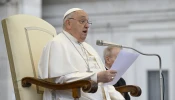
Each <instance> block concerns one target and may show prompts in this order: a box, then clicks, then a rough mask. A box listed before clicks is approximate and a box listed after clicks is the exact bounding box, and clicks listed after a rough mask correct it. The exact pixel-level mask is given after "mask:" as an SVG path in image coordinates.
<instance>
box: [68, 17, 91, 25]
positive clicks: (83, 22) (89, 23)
mask: <svg viewBox="0 0 175 100" xmlns="http://www.w3.org/2000/svg"><path fill="white" fill-rule="evenodd" d="M68 19H74V20H77V19H75V18H68ZM77 21H78V22H79V23H80V24H83V25H85V24H88V25H92V22H89V20H77Z"/></svg>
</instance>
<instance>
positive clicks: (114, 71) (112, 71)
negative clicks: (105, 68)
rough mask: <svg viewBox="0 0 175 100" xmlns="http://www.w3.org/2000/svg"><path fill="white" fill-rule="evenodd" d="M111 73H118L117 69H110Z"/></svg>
mask: <svg viewBox="0 0 175 100" xmlns="http://www.w3.org/2000/svg"><path fill="white" fill-rule="evenodd" d="M109 71H110V73H111V74H116V73H117V71H116V70H109Z"/></svg>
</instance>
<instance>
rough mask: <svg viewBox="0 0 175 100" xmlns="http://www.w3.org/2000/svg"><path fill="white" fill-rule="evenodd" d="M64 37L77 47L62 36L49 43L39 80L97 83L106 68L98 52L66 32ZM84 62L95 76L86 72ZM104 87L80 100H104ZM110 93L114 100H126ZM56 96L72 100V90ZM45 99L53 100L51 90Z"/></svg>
mask: <svg viewBox="0 0 175 100" xmlns="http://www.w3.org/2000/svg"><path fill="white" fill-rule="evenodd" d="M64 33H65V34H66V36H67V37H68V38H69V39H70V40H71V41H72V43H73V44H74V45H73V44H72V43H71V41H70V40H69V39H68V38H67V37H66V36H65V35H64V34H63V33H60V34H59V35H57V36H56V37H55V38H54V39H53V40H52V41H50V42H49V43H48V44H47V45H46V47H45V48H44V50H43V53H42V56H41V59H40V62H39V67H38V69H39V77H40V78H42V79H44V78H53V77H57V78H56V80H55V82H56V83H68V82H72V81H76V80H81V79H89V78H91V80H93V81H97V73H98V72H99V71H103V70H105V67H104V65H103V63H102V61H101V59H100V57H99V56H98V54H97V53H96V51H95V50H94V49H93V48H92V47H91V46H90V45H89V44H87V43H85V42H83V43H81V45H82V46H83V47H82V46H81V45H80V44H79V43H78V42H77V40H76V39H75V38H74V37H73V36H71V35H70V34H69V33H67V32H65V31H64ZM74 46H75V47H76V48H77V50H78V51H79V52H78V51H77V50H76V48H75V47H74ZM83 48H85V49H83ZM80 54H81V55H82V56H81V55H80ZM82 57H83V58H84V59H83V58H82ZM85 61H88V65H89V68H90V70H91V71H92V72H86V71H87V64H86V63H85ZM101 87H102V83H99V87H98V90H97V92H96V93H84V92H81V98H80V99H79V100H103V92H102V89H101ZM109 87H110V86H109ZM109 87H107V88H109ZM111 88H113V89H111ZM110 89H111V90H110V91H109V93H111V94H112V96H114V97H115V98H117V99H112V100H124V98H123V97H122V96H121V94H120V93H119V92H117V91H116V90H115V89H114V87H113V86H111V87H110ZM55 93H56V95H55V98H56V100H73V98H72V94H71V90H64V91H63V90H60V91H56V92H55ZM109 95H110V94H109ZM110 96H111V95H110ZM118 97H119V98H118ZM43 98H44V100H52V98H53V92H52V93H51V90H48V89H46V90H45V92H44V96H43ZM108 100H110V98H109V99H108Z"/></svg>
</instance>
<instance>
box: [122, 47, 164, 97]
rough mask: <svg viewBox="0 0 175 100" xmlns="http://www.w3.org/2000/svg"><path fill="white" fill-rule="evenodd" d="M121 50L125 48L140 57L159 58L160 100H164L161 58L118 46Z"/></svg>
mask: <svg viewBox="0 0 175 100" xmlns="http://www.w3.org/2000/svg"><path fill="white" fill-rule="evenodd" d="M120 47H121V48H126V49H132V50H134V51H136V52H138V53H140V54H142V55H146V56H157V57H158V58H159V76H160V100H164V92H163V91H164V90H163V78H162V61H161V57H160V56H159V55H158V54H146V53H142V52H140V51H138V50H136V49H134V48H131V47H126V46H120Z"/></svg>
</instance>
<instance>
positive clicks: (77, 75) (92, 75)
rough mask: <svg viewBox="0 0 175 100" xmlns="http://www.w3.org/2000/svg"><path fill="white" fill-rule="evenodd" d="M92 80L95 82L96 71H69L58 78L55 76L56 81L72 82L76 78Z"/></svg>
mask: <svg viewBox="0 0 175 100" xmlns="http://www.w3.org/2000/svg"><path fill="white" fill-rule="evenodd" d="M84 79H87V80H93V81H95V82H97V73H94V72H74V73H70V74H67V75H63V76H61V77H59V78H56V81H55V82H56V83H61V84H62V83H70V82H74V81H77V80H84Z"/></svg>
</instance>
